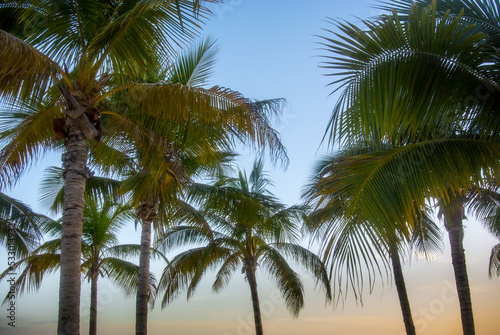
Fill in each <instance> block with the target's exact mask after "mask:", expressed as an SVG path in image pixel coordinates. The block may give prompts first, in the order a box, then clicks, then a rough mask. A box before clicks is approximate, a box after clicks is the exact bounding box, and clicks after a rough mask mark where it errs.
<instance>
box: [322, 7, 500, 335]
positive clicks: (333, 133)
mask: <svg viewBox="0 0 500 335" xmlns="http://www.w3.org/2000/svg"><path fill="white" fill-rule="evenodd" d="M396 2H397V1H396ZM402 2H404V1H402ZM436 13H437V11H436V5H435V3H433V5H432V6H429V7H426V8H418V6H413V7H411V9H410V10H409V12H407V13H406V14H405V15H404V17H403V18H400V17H399V16H398V14H397V13H396V12H393V13H392V15H385V16H383V17H382V18H381V19H380V20H378V21H373V22H366V26H367V28H368V30H367V31H363V30H362V29H360V28H358V27H356V26H354V25H350V24H340V23H339V24H338V27H339V28H340V29H341V30H342V33H343V34H344V36H343V39H342V41H340V40H337V39H335V38H329V37H325V38H324V46H325V49H326V50H327V51H328V52H332V53H333V54H329V55H328V56H326V58H327V61H326V62H325V67H326V68H328V69H330V70H334V71H337V73H335V74H336V75H338V74H342V75H343V78H342V79H339V80H338V81H337V82H335V83H340V84H341V87H342V88H343V93H342V95H341V99H340V100H339V102H338V103H337V105H336V107H335V109H334V113H333V115H332V119H331V121H330V125H329V129H330V140H332V141H333V140H334V141H338V142H339V143H342V144H343V145H345V146H351V145H354V144H355V143H363V142H369V143H370V145H371V146H373V148H374V150H373V151H372V153H370V154H367V155H360V156H357V157H351V158H348V159H346V160H344V161H341V162H340V161H339V162H337V163H336V164H335V166H334V167H332V170H337V171H340V172H339V173H337V172H336V174H335V175H336V177H337V178H341V176H346V177H347V178H345V179H342V180H338V181H330V182H325V183H324V184H323V186H324V187H323V189H322V191H321V192H335V191H334V190H337V191H338V192H340V191H342V192H343V194H344V195H345V196H344V197H343V199H346V200H345V202H344V203H343V204H342V206H344V208H345V209H346V210H347V211H348V213H352V211H354V210H355V208H357V204H359V203H366V204H367V203H368V202H365V201H367V200H368V199H370V198H371V199H375V198H374V197H375V196H376V195H377V196H379V197H380V198H381V199H380V201H381V202H383V203H384V204H385V206H383V207H381V208H380V207H379V208H376V207H375V206H373V207H372V208H370V210H369V211H367V212H366V214H367V215H369V216H371V217H372V218H373V219H376V217H383V216H384V215H386V217H388V218H389V219H390V220H389V222H397V220H398V217H401V216H402V217H403V218H404V222H408V225H409V228H411V227H412V226H413V225H414V218H416V217H418V215H417V214H418V212H419V211H420V209H421V208H423V206H424V205H425V203H426V201H429V200H431V201H433V200H435V199H438V202H439V204H440V206H441V212H442V213H443V218H444V222H445V227H446V229H447V231H448V233H449V238H450V244H451V247H452V258H453V266H454V270H455V279H456V284H457V291H458V293H459V301H460V308H461V314H462V325H463V329H464V333H465V334H474V321H473V315H472V306H471V300H470V290H469V284H468V277H467V271H466V267H465V255H464V250H463V245H462V237H463V227H462V220H463V218H464V197H465V194H466V193H467V192H468V190H469V189H471V188H475V189H480V188H481V187H484V186H485V184H486V182H485V181H486V180H498V171H499V170H498V167H499V166H498V157H499V156H498V154H499V153H500V152H499V151H498V149H499V143H500V142H499V141H498V138H497V135H498V134H499V133H498V122H497V121H495V120H497V118H495V117H494V116H493V115H495V113H496V112H495V108H496V107H495V106H496V103H495V101H496V99H497V98H498V93H497V92H498V85H497V80H496V77H495V76H496V75H495V73H494V71H490V69H491V64H492V62H494V61H493V58H494V57H495V51H493V49H492V48H491V46H490V45H488V44H487V43H485V42H486V40H487V38H486V37H487V35H486V34H484V33H482V32H480V31H478V30H477V29H474V28H473V27H470V26H469V25H468V22H467V21H465V20H462V15H456V16H454V15H450V14H449V13H444V14H443V15H442V16H439V15H437V14H436ZM469 57H472V58H469ZM424 69H425V70H424ZM477 87H484V88H488V90H490V94H489V95H488V96H484V99H475V100H474V99H472V100H470V99H469V98H471V97H472V98H474V97H475V93H477V92H476V89H477ZM469 100H470V101H469ZM387 143H388V144H390V145H391V146H393V148H392V149H389V150H382V146H383V145H384V144H387ZM377 149H378V150H379V151H377ZM384 174H387V175H385V176H384ZM362 175H363V177H361V176H362ZM389 176H390V177H389ZM327 190H328V191H327ZM323 195H326V193H323ZM395 195H396V196H395ZM335 201H336V200H331V199H328V200H327V202H328V204H326V203H325V205H327V206H330V205H332V206H333V203H334V202H335ZM416 204H417V206H416ZM347 208H349V209H347ZM349 211H350V212H349Z"/></svg>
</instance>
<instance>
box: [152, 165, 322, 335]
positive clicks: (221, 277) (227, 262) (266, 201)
mask: <svg viewBox="0 0 500 335" xmlns="http://www.w3.org/2000/svg"><path fill="white" fill-rule="evenodd" d="M269 183H270V182H269V180H268V179H267V177H266V175H265V174H264V172H263V162H262V160H258V161H256V162H255V164H254V166H253V170H252V173H251V174H250V178H249V179H248V178H247V177H246V174H245V173H244V172H242V171H240V172H239V175H238V178H229V177H225V176H222V178H220V179H219V180H218V181H217V182H216V183H215V184H214V185H203V184H193V185H192V186H191V187H190V190H189V195H188V199H189V200H190V201H192V203H193V204H194V205H198V206H200V209H199V210H197V209H195V208H194V207H192V206H191V205H189V204H187V203H182V205H181V206H180V207H179V213H178V214H179V218H180V220H181V221H183V222H185V225H180V226H177V227H175V228H171V229H169V230H168V231H167V232H166V233H165V234H163V235H162V236H161V238H160V241H161V245H162V246H163V247H164V248H167V249H169V248H171V247H172V246H182V245H189V244H196V245H200V244H201V246H198V247H195V248H193V249H189V250H187V251H184V252H182V253H180V254H178V255H177V256H175V257H174V258H173V259H172V260H171V262H170V264H168V265H167V266H166V268H165V269H164V271H163V274H162V277H161V279H160V282H159V287H158V289H159V290H158V291H159V292H163V291H164V292H165V293H164V295H163V300H162V307H165V306H166V304H167V303H169V302H171V301H172V300H173V299H174V298H175V297H176V296H178V295H179V294H180V293H181V292H182V291H183V290H187V296H188V298H190V297H191V296H192V295H193V293H194V291H195V289H196V287H197V285H198V284H199V282H200V280H201V278H202V277H203V275H204V274H205V273H206V272H207V271H208V270H209V269H214V268H218V272H217V275H216V279H215V281H214V283H213V286H212V289H213V291H214V292H219V291H220V290H222V289H223V288H224V287H226V286H227V284H228V283H229V281H230V279H231V276H232V275H233V274H234V272H236V271H237V270H238V269H239V268H241V269H242V273H244V274H245V278H246V280H247V282H248V284H249V286H250V292H251V297H252V305H253V312H254V320H255V330H256V334H257V335H262V334H263V327H262V319H261V313H260V305H259V296H258V291H257V279H256V270H257V268H263V269H264V270H266V271H267V272H268V273H269V275H270V277H271V278H273V279H274V281H275V283H276V285H277V286H278V287H279V289H280V291H281V294H282V295H283V297H284V299H285V302H286V306H287V308H288V310H289V311H290V313H291V314H292V315H293V316H294V317H296V316H298V314H299V312H300V309H301V308H302V307H303V306H304V298H303V286H302V283H301V280H300V277H299V275H298V274H297V273H296V272H295V271H294V270H293V269H292V268H291V267H290V265H289V264H288V262H287V260H286V258H288V259H291V260H293V261H295V262H297V263H300V264H301V265H303V266H304V267H305V268H306V269H307V270H308V271H309V272H310V273H311V274H312V275H313V276H314V278H315V279H316V280H317V281H318V282H319V283H320V284H321V286H322V287H324V289H325V291H326V296H327V299H328V300H329V299H331V292H330V285H329V282H328V277H327V274H326V271H325V269H324V266H323V264H322V262H321V261H320V260H319V258H317V257H316V255H314V254H313V253H312V252H310V251H309V250H307V249H305V248H303V247H301V246H300V245H298V244H297V243H298V241H299V238H300V228H299V225H298V223H299V221H300V220H301V218H302V215H303V214H304V209H303V208H302V207H300V206H291V207H286V206H285V205H284V204H282V203H280V202H279V201H278V200H277V199H276V198H275V197H274V196H273V195H272V194H271V193H270V192H269V191H268V190H267V187H268V185H269Z"/></svg>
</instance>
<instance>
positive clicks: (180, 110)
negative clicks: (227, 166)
mask: <svg viewBox="0 0 500 335" xmlns="http://www.w3.org/2000/svg"><path fill="white" fill-rule="evenodd" d="M128 87H129V88H128V90H127V92H126V96H127V98H128V101H127V104H128V105H129V107H130V109H131V110H140V111H142V112H143V116H142V118H143V122H145V121H147V118H154V119H159V120H163V122H159V123H156V124H155V126H154V127H153V129H154V130H155V131H157V132H159V133H168V131H166V130H165V129H162V127H170V124H171V123H174V124H175V123H176V122H181V123H182V122H188V121H190V120H192V119H194V120H196V121H198V122H200V123H201V124H206V125H213V124H214V123H216V124H218V125H220V126H222V127H223V129H224V130H225V132H226V133H228V134H231V135H233V136H235V137H236V138H239V139H241V140H242V141H244V142H245V143H247V142H250V143H253V144H254V145H255V146H258V147H260V148H264V147H268V149H269V151H270V155H271V157H272V158H273V159H276V160H280V161H281V162H282V163H283V164H285V165H286V164H287V163H288V157H287V154H286V149H285V148H284V146H283V144H282V143H281V140H280V137H279V134H278V133H277V132H276V131H275V130H274V129H273V128H272V127H271V125H270V124H269V120H268V119H267V117H266V116H265V114H263V111H262V110H261V109H259V108H258V107H259V105H258V104H255V103H253V102H252V101H251V100H250V99H248V98H245V97H243V95H241V94H240V93H239V92H235V91H232V90H230V89H226V88H220V87H212V88H210V89H202V88H197V87H188V86H184V85H180V84H164V85H160V84H134V85H129V86H128ZM139 123H140V122H139Z"/></svg>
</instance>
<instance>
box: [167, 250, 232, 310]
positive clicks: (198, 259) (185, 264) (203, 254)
mask: <svg viewBox="0 0 500 335" xmlns="http://www.w3.org/2000/svg"><path fill="white" fill-rule="evenodd" d="M231 254H232V252H231V250H229V249H226V248H222V247H218V246H216V245H214V244H208V245H207V246H205V247H199V248H193V249H190V250H187V251H185V252H182V253H180V254H178V255H177V256H175V257H174V258H173V259H172V260H171V262H170V264H169V265H167V267H165V269H164V270H163V273H162V276H161V278H160V281H159V283H158V292H163V291H165V293H164V295H163V298H162V304H161V306H162V308H164V307H165V306H166V305H167V304H169V303H170V302H172V301H173V299H175V298H176V297H177V296H179V295H180V294H181V293H182V292H183V291H187V297H188V299H189V298H190V297H191V296H192V295H193V293H194V290H195V289H196V287H197V285H198V284H199V282H200V280H201V278H202V277H203V275H204V274H205V273H206V271H207V270H209V269H211V268H212V267H215V266H216V265H217V264H218V263H221V262H223V261H224V259H226V258H227V257H229V256H230V255H231Z"/></svg>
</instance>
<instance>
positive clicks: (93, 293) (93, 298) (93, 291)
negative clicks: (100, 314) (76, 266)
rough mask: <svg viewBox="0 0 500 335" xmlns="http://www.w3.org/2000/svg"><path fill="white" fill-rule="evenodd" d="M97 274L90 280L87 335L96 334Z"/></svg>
mask: <svg viewBox="0 0 500 335" xmlns="http://www.w3.org/2000/svg"><path fill="white" fill-rule="evenodd" d="M98 277H99V275H98V274H97V273H95V274H93V275H92V277H91V278H90V321H89V335H96V334H97V278H98Z"/></svg>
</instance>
